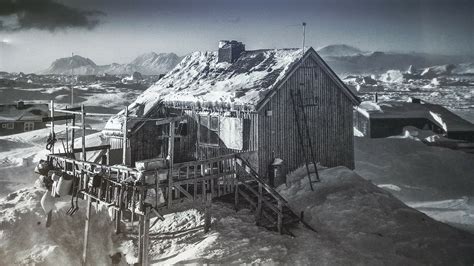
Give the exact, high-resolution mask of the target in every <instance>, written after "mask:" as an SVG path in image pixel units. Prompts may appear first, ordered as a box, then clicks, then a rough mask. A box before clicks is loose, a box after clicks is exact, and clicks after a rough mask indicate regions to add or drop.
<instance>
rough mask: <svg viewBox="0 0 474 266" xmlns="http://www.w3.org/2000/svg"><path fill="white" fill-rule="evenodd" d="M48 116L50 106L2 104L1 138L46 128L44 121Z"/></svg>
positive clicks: (0, 114)
mask: <svg viewBox="0 0 474 266" xmlns="http://www.w3.org/2000/svg"><path fill="white" fill-rule="evenodd" d="M47 116H48V104H36V103H29V104H28V103H24V102H23V101H19V102H17V103H16V104H0V136H5V135H11V134H17V133H21V132H26V131H31V130H35V129H40V128H45V127H46V123H44V122H43V121H42V119H43V118H44V117H47Z"/></svg>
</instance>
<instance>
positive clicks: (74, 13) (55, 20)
mask: <svg viewBox="0 0 474 266" xmlns="http://www.w3.org/2000/svg"><path fill="white" fill-rule="evenodd" d="M104 15H105V14H104V13H103V12H101V11H96V10H80V9H77V8H73V7H69V6H66V5H64V4H62V3H58V2H55V1H54V0H0V31H20V30H27V29H39V30H48V31H56V30H59V29H66V28H85V29H93V28H94V27H95V26H97V25H98V24H99V22H100V20H99V18H100V17H101V16H104Z"/></svg>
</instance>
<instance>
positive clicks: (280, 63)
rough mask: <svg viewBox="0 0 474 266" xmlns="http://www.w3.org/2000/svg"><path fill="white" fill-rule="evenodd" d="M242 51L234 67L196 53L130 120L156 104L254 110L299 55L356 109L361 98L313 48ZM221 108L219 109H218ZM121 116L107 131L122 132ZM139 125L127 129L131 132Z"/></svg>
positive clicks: (134, 107) (144, 98)
mask: <svg viewBox="0 0 474 266" xmlns="http://www.w3.org/2000/svg"><path fill="white" fill-rule="evenodd" d="M305 51H306V52H305V54H303V50H302V49H296V48H287V49H262V50H254V51H244V52H242V53H241V54H240V56H239V57H238V59H237V60H236V61H235V62H234V63H227V62H218V53H217V52H194V53H192V54H190V55H188V56H186V57H185V58H184V59H183V60H182V61H181V62H180V63H179V64H178V65H177V66H176V67H175V68H174V69H173V70H171V71H170V72H168V74H166V75H165V76H164V77H163V78H162V79H160V80H159V81H157V82H156V83H155V84H154V85H152V86H151V87H150V88H148V89H147V90H146V91H145V92H143V93H142V94H141V95H140V96H139V97H138V98H137V99H136V100H135V101H134V102H133V103H132V104H131V105H130V106H129V114H130V116H136V117H146V116H149V115H150V114H151V113H152V112H153V109H154V108H156V106H157V105H158V103H160V102H163V103H165V105H172V106H174V107H178V106H181V107H211V108H208V109H213V108H212V107H225V108H224V109H233V110H242V109H244V110H256V109H258V105H259V104H260V105H261V104H262V103H264V102H265V100H267V99H268V98H269V97H271V95H272V93H271V92H272V91H274V90H273V89H275V88H277V87H278V86H279V84H280V83H281V82H282V81H283V80H284V79H285V78H286V77H287V76H288V74H290V72H291V71H292V70H293V69H294V67H295V66H296V65H297V63H299V62H300V61H301V59H302V58H303V56H306V55H307V54H311V53H314V54H315V56H316V58H317V59H318V60H320V61H321V63H320V64H321V66H322V67H323V68H325V69H326V70H327V72H328V74H329V75H330V76H331V77H332V78H333V79H334V80H335V82H336V83H337V85H338V86H339V87H341V89H342V90H343V92H344V93H345V94H346V95H348V97H349V98H351V100H352V101H353V102H354V104H359V99H358V98H357V96H355V94H354V92H351V91H350V90H349V89H348V88H347V87H346V86H345V85H344V83H342V81H340V80H339V78H338V77H337V76H336V75H335V74H334V72H332V71H331V70H330V69H329V67H328V66H327V65H326V64H325V63H324V61H323V60H322V59H321V58H320V57H319V56H318V55H317V54H316V52H315V51H314V49H313V48H309V49H307V50H305ZM219 109H220V108H219ZM122 123H123V111H122V112H120V113H119V114H117V115H116V116H113V117H112V118H111V119H110V120H109V121H108V123H107V125H106V126H105V130H106V131H107V130H114V131H116V130H120V128H121V124H122ZM136 123H137V122H134V121H131V123H127V126H128V127H130V128H133V127H134V125H135V124H136Z"/></svg>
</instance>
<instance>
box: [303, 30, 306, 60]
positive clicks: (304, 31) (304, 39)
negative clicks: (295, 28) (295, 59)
mask: <svg viewBox="0 0 474 266" xmlns="http://www.w3.org/2000/svg"><path fill="white" fill-rule="evenodd" d="M305 41H306V22H303V54H304V44H305Z"/></svg>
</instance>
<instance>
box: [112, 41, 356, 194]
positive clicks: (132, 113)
mask: <svg viewBox="0 0 474 266" xmlns="http://www.w3.org/2000/svg"><path fill="white" fill-rule="evenodd" d="M359 103H360V102H359V98H358V97H357V96H356V95H355V93H354V92H352V91H351V90H350V89H348V88H347V87H346V86H345V85H344V83H343V82H342V81H341V80H340V79H339V78H338V76H337V75H336V74H335V73H334V72H333V71H332V70H331V69H330V68H329V67H328V65H327V64H326V63H325V62H324V61H323V59H321V57H320V56H319V55H318V54H317V52H316V51H315V50H314V49H313V48H309V49H305V50H303V49H262V50H253V51H248V50H245V46H244V44H242V43H240V42H237V41H221V42H220V43H219V50H218V52H195V53H192V54H191V55H189V56H187V57H186V58H184V59H183V60H182V62H181V63H180V64H178V65H177V66H176V67H175V68H174V69H173V70H171V71H170V72H169V73H168V74H166V75H165V76H164V77H163V78H162V79H160V80H159V81H158V82H157V83H155V84H154V85H153V86H151V87H150V88H149V89H147V90H146V91H145V92H144V93H143V94H142V95H140V96H139V97H138V98H137V99H136V101H135V102H133V103H132V104H131V105H130V106H129V107H128V114H127V117H128V118H127V122H126V125H127V139H128V143H127V147H128V149H127V154H128V155H127V158H128V159H127V163H128V164H129V165H131V166H134V165H135V164H136V163H137V162H139V161H143V160H147V159H152V158H160V157H164V156H166V154H167V152H166V151H167V150H168V140H167V138H168V137H169V136H167V133H166V132H169V129H167V128H166V127H167V125H160V126H158V125H157V123H155V121H154V120H153V119H158V118H163V117H170V116H182V117H183V119H181V120H180V121H177V122H176V123H175V132H176V135H175V136H174V137H175V141H174V162H184V161H190V160H202V159H206V158H213V157H217V156H222V155H225V154H231V153H240V154H242V155H245V156H246V158H248V160H249V162H250V163H251V164H252V168H254V169H255V171H256V172H258V173H259V174H260V175H261V176H263V177H268V176H269V174H274V173H270V172H271V171H273V170H272V169H273V168H272V165H273V166H275V164H278V168H279V169H278V171H279V173H278V175H280V176H283V177H284V176H285V175H286V174H287V173H288V172H290V171H292V170H294V169H296V168H298V167H300V166H302V165H304V164H305V161H306V162H307V161H311V162H315V163H320V164H321V165H324V166H328V167H334V166H339V165H341V166H346V167H348V168H351V169H353V168H354V144H353V107H354V106H356V105H358V104H359ZM123 124H124V112H123V111H122V112H121V113H119V114H118V115H116V116H114V117H112V118H111V119H110V120H109V121H108V123H107V125H106V126H105V129H104V131H103V132H104V135H105V136H106V138H107V139H108V142H109V144H110V145H111V149H112V150H111V151H110V162H111V164H113V163H120V162H121V160H122V142H123V134H122V133H123ZM309 157H312V158H310V159H308V158H309ZM164 159H165V158H164ZM281 182H284V180H280V181H279V182H277V183H281ZM275 185H277V184H275Z"/></svg>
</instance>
